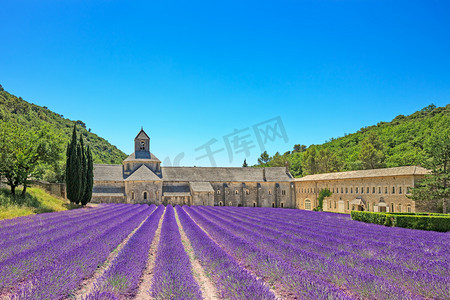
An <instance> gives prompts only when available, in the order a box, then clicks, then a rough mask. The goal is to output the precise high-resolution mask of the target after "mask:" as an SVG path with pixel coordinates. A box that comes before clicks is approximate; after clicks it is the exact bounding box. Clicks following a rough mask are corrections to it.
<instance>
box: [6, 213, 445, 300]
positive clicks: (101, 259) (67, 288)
mask: <svg viewBox="0 0 450 300" xmlns="http://www.w3.org/2000/svg"><path fill="white" fill-rule="evenodd" d="M0 299H36V300H37V299H91V300H94V299H450V234H449V233H437V232H429V231H419V230H410V229H403V228H390V227H384V226H379V225H374V224H366V223H361V222H357V221H352V220H351V219H350V217H349V216H347V215H341V214H332V213H323V212H310V211H302V210H291V209H276V208H243V207H187V206H183V207H179V206H177V207H175V208H174V207H172V206H168V207H164V206H162V205H161V206H159V207H156V206H154V205H151V206H148V205H129V204H105V205H100V206H98V207H95V208H86V209H79V210H72V211H65V212H58V213H47V214H41V215H35V216H28V217H22V218H17V219H12V220H3V221H0Z"/></svg>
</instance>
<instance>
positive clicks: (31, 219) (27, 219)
mask: <svg viewBox="0 0 450 300" xmlns="http://www.w3.org/2000/svg"><path fill="white" fill-rule="evenodd" d="M101 206H106V205H105V204H102V205H101ZM95 209H97V208H95ZM82 211H83V209H72V210H65V211H60V212H48V213H42V214H37V215H28V216H23V217H17V218H14V219H4V220H0V233H1V232H3V231H4V230H8V228H10V227H12V226H17V225H24V226H28V225H30V224H33V223H39V222H47V221H51V220H52V219H54V218H58V217H60V216H61V215H65V216H72V215H77V214H80V213H83V212H82Z"/></svg>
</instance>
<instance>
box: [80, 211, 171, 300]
mask: <svg viewBox="0 0 450 300" xmlns="http://www.w3.org/2000/svg"><path fill="white" fill-rule="evenodd" d="M163 213H164V205H160V206H159V207H158V209H156V211H154V212H153V213H152V215H151V216H150V217H148V219H147V220H146V221H145V222H144V223H143V224H142V226H141V227H140V228H139V229H138V230H137V231H136V232H135V233H134V235H133V236H132V237H131V238H130V240H129V241H128V243H127V244H126V245H125V246H124V247H123V248H122V250H121V251H120V253H119V254H118V255H117V257H116V258H115V259H114V260H113V262H112V263H111V266H110V267H109V269H108V270H107V271H106V272H105V273H104V274H103V275H102V276H101V277H100V278H99V279H98V280H97V281H96V283H95V288H94V291H92V292H91V293H89V294H88V295H87V296H86V297H84V298H83V299H84V300H101V299H105V300H107V299H111V297H113V298H114V299H131V298H133V297H134V296H135V295H136V292H137V289H138V284H139V278H140V277H141V276H142V273H143V272H144V269H145V266H146V264H147V260H148V252H149V250H150V246H151V244H152V241H153V238H154V237H155V232H156V229H157V228H158V225H159V221H160V219H161V215H162V214H163Z"/></svg>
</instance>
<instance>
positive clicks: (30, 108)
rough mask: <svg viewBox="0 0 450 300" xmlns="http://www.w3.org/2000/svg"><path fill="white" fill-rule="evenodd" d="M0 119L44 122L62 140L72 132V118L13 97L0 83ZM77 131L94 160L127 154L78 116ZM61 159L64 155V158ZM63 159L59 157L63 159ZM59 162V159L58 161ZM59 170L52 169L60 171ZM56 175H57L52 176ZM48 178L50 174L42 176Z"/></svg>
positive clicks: (29, 123) (116, 160)
mask: <svg viewBox="0 0 450 300" xmlns="http://www.w3.org/2000/svg"><path fill="white" fill-rule="evenodd" d="M0 121H17V122H18V123H20V124H21V125H24V126H27V127H29V128H41V127H42V126H43V125H48V126H49V127H50V129H51V130H53V131H54V132H55V133H56V134H58V135H60V136H61V138H62V140H63V142H64V143H66V144H67V143H68V142H69V140H70V137H71V135H72V130H73V124H74V122H75V121H73V120H69V119H66V118H64V117H63V115H60V114H57V113H54V112H52V111H51V110H49V109H48V108H47V107H45V106H44V107H41V106H38V105H36V104H33V103H28V102H27V101H25V100H23V99H22V98H21V97H16V96H14V95H12V94H10V93H8V92H7V91H5V90H4V89H3V87H2V86H1V85H0ZM76 122H77V124H78V125H80V126H77V128H78V134H82V135H83V136H84V138H85V140H86V142H87V143H88V144H89V145H90V147H91V150H92V154H93V157H94V162H95V163H106V164H120V163H122V161H123V160H124V159H125V158H126V157H127V156H126V154H125V153H123V152H122V151H121V150H119V149H118V148H117V147H115V146H113V145H111V144H110V143H109V142H108V141H107V140H105V139H103V138H101V137H99V136H98V135H96V134H94V133H92V132H90V128H89V129H86V125H85V124H84V123H83V122H82V121H80V120H78V121H76ZM64 159H65V158H64ZM64 159H63V160H64ZM60 165H63V161H61V164H60ZM60 171H61V170H56V172H60ZM56 177H58V176H56ZM44 179H49V180H51V181H54V180H52V178H44Z"/></svg>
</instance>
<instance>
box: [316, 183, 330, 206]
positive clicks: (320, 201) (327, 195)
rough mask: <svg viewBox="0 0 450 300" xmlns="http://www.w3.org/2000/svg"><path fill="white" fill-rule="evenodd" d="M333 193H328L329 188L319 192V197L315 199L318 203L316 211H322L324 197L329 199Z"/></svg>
mask: <svg viewBox="0 0 450 300" xmlns="http://www.w3.org/2000/svg"><path fill="white" fill-rule="evenodd" d="M332 194H333V193H332V192H331V191H330V189H329V188H324V189H321V190H320V192H319V196H318V197H317V201H318V202H319V204H318V206H317V208H316V209H315V210H316V211H322V210H323V199H325V198H326V197H330V196H331V195H332Z"/></svg>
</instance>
